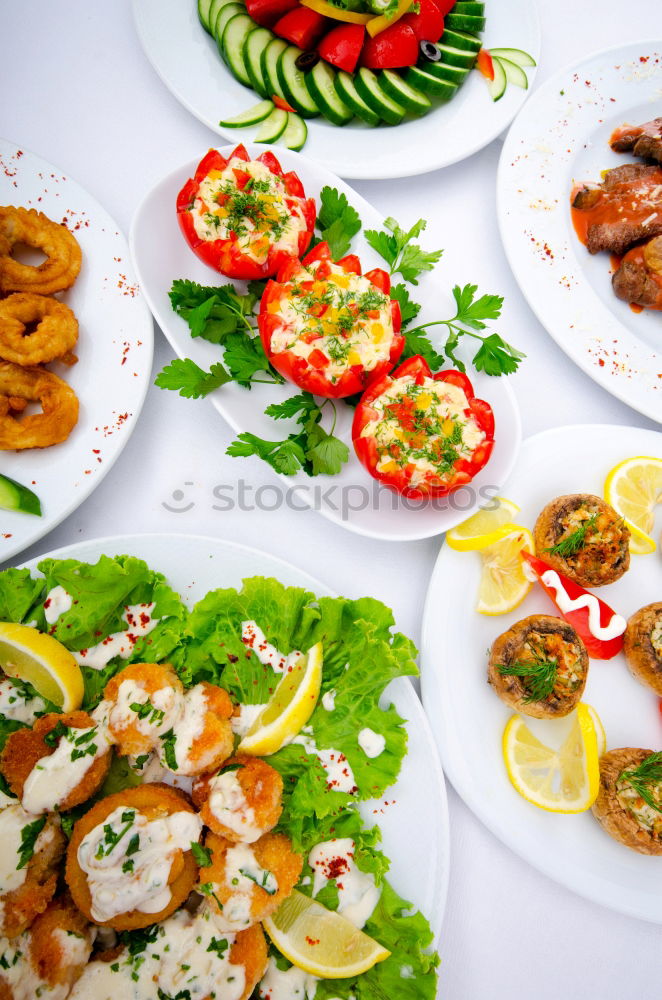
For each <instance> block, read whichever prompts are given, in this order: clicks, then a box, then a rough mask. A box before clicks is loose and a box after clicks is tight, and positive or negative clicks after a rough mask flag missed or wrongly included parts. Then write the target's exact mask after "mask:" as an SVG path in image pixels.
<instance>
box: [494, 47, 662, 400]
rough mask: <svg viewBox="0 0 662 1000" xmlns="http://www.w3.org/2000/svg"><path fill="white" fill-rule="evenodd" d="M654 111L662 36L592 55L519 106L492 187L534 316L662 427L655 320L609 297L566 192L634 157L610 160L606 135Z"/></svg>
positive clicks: (605, 272) (659, 91)
mask: <svg viewBox="0 0 662 1000" xmlns="http://www.w3.org/2000/svg"><path fill="white" fill-rule="evenodd" d="M661 109H662V41H646V42H641V43H637V44H631V45H626V46H620V47H619V48H615V49H609V50H607V51H606V52H598V53H596V54H595V55H593V56H589V57H588V58H587V59H585V60H583V61H582V62H581V63H578V64H577V65H575V66H572V67H570V68H569V69H564V70H562V71H561V72H560V73H557V74H556V75H555V76H554V77H552V79H550V80H548V81H547V82H546V83H545V84H544V85H543V86H542V87H540V88H539V89H538V90H536V92H535V94H533V95H532V97H531V100H530V101H528V102H527V103H526V105H525V106H524V108H522V111H521V112H520V114H519V115H518V116H517V119H516V120H515V122H514V123H513V125H512V128H511V129H510V132H509V133H508V136H507V138H506V141H505V143H504V146H503V152H502V154H501V159H500V162H499V173H498V182H497V208H498V215H499V226H500V229H501V237H502V239H503V244H504V247H505V250H506V254H507V256H508V261H509V263H510V266H511V268H512V269H513V273H514V275H515V278H516V279H517V283H518V284H519V286H520V288H521V289H522V292H523V293H524V295H525V297H526V299H527V300H528V303H529V305H530V306H531V308H532V309H533V311H534V312H535V314H536V316H537V317H538V319H539V320H540V322H541V323H542V324H543V326H544V327H545V328H546V329H547V332H548V333H549V334H551V336H552V337H553V338H554V340H555V341H556V342H557V344H558V345H559V346H560V347H561V348H562V349H563V350H564V351H565V352H566V354H567V355H568V356H569V357H570V358H572V360H573V361H574V362H575V364H577V365H579V367H580V368H581V369H582V371H584V372H586V374H587V375H590V376H591V378H593V379H595V381H596V382H598V383H599V384H600V385H601V386H603V388H605V389H606V390H607V392H610V393H611V394H612V395H613V396H616V397H617V398H618V399H622V400H623V402H624V403H627V404H628V406H631V407H632V408H633V409H635V410H638V411H639V412H640V413H643V414H645V415H646V416H648V417H651V418H652V419H653V420H662V351H661V350H660V314H659V312H654V311H652V310H644V312H642V313H634V312H633V311H632V310H631V309H630V306H629V305H628V304H627V303H626V302H621V301H620V300H619V299H617V298H616V296H615V295H614V293H613V292H612V288H611V271H610V258H609V254H607V253H599V254H595V255H594V256H591V254H589V252H588V250H586V248H585V247H584V246H583V245H582V244H581V243H580V242H579V240H578V238H577V236H576V234H575V232H574V230H573V227H572V220H571V218H570V192H571V190H572V187H573V185H574V184H575V183H576V182H580V181H596V182H597V181H599V180H600V174H601V172H602V171H603V170H607V169H611V168H612V167H617V166H619V165H622V164H624V163H630V162H632V161H633V160H635V159H636V158H635V157H632V156H630V155H629V154H623V153H613V152H612V151H611V149H610V147H609V136H610V135H611V133H612V132H613V130H614V129H615V128H616V127H617V126H619V125H624V124H626V123H629V124H639V123H641V122H645V121H649V120H650V119H651V118H654V117H655V116H656V115H659V114H660V110H661ZM639 162H641V161H639Z"/></svg>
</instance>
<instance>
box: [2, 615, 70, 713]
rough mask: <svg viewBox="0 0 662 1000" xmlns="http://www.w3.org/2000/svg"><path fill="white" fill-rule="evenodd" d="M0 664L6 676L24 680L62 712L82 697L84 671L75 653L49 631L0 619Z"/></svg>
mask: <svg viewBox="0 0 662 1000" xmlns="http://www.w3.org/2000/svg"><path fill="white" fill-rule="evenodd" d="M0 667H1V668H2V669H3V670H4V672H5V673H6V674H7V676H8V677H15V678H17V679H18V680H20V681H27V682H28V684H31V685H32V687H33V688H34V689H35V691H36V692H37V694H40V695H42V697H44V698H47V699H48V700H49V701H52V702H54V704H56V705H57V706H58V708H60V709H62V711H63V712H73V711H74V710H75V709H77V708H80V705H81V703H82V701H83V675H82V673H81V669H80V667H79V666H78V664H77V663H76V661H75V659H74V657H73V656H72V654H71V653H70V652H69V650H68V649H66V648H65V647H64V646H63V645H62V643H61V642H58V641H57V639H54V638H53V636H52V635H46V634H45V633H44V632H38V631H37V629H35V628H31V627H30V626H29V625H17V624H16V622H0Z"/></svg>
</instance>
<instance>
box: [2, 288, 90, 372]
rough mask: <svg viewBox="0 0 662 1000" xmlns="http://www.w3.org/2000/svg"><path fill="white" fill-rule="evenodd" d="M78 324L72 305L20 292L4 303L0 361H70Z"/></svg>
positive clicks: (18, 363) (19, 363)
mask: <svg viewBox="0 0 662 1000" xmlns="http://www.w3.org/2000/svg"><path fill="white" fill-rule="evenodd" d="M77 340H78V321H77V319H76V317H75V316H74V314H73V313H72V311H71V309H70V308H69V306H65V304H64V302H58V300H57V299H52V298H49V297H48V296H46V295H34V294H32V293H23V292H16V293H15V294H14V295H10V296H8V298H6V299H2V300H0V358H3V359H4V360H5V361H12V362H13V363H14V364H16V365H40V364H45V363H46V362H48V361H55V359H56V358H61V359H63V360H65V361H69V360H70V359H71V358H72V356H71V355H70V353H69V352H70V351H71V349H72V348H73V347H74V345H75V343H76V341H77Z"/></svg>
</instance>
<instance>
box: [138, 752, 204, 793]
mask: <svg viewBox="0 0 662 1000" xmlns="http://www.w3.org/2000/svg"><path fill="white" fill-rule="evenodd" d="M144 758H147V759H146V760H145V759H144ZM138 760H140V764H138ZM129 764H130V765H131V768H132V770H134V771H135V772H136V774H139V775H140V776H141V778H142V780H143V784H147V785H151V784H154V783H155V782H161V783H162V784H164V785H170V787H171V788H181V790H182V791H184V792H186V794H187V795H190V794H191V789H192V788H193V778H190V777H189V776H188V775H187V774H175V773H174V772H173V771H171V770H169V768H167V767H164V766H163V764H162V763H161V761H160V760H159V758H158V755H157V754H156V753H149V754H138V755H137V756H133V755H130V756H129Z"/></svg>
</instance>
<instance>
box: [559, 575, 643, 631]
mask: <svg viewBox="0 0 662 1000" xmlns="http://www.w3.org/2000/svg"><path fill="white" fill-rule="evenodd" d="M540 580H541V583H543V584H544V586H545V587H549V589H550V590H553V591H554V594H555V597H554V600H555V601H556V604H557V606H558V609H559V611H560V612H561V614H563V615H566V614H568V613H569V612H570V611H579V610H580V608H586V609H587V611H588V628H589V632H590V633H591V635H593V636H595V638H596V639H601V640H602V641H603V642H606V641H607V640H609V639H616V638H617V637H618V636H619V635H623V633H624V632H625V629H626V628H627V622H626V620H625V618H622V617H621V615H617V614H613V615H612V616H611V618H610V619H609V621H608V623H607V624H606V625H601V624H600V604H599V602H598V599H597V597H595V596H594V595H593V594H580V595H579V597H575V598H574V600H573V599H572V598H571V597H569V596H568V593H567V591H566V589H565V587H564V586H563V584H562V583H561V578H560V577H559V574H558V573H557V572H556V570H553V569H548V570H546V571H545V572H544V573H543V574H542V576H541V577H540Z"/></svg>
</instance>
